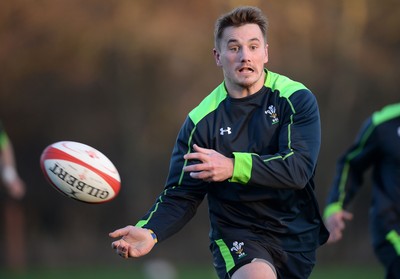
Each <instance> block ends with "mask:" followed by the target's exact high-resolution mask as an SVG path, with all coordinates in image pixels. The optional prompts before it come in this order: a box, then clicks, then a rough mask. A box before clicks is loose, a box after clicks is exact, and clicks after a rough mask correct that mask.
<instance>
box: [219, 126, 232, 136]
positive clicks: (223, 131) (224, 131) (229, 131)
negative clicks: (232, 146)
mask: <svg viewBox="0 0 400 279" xmlns="http://www.w3.org/2000/svg"><path fill="white" fill-rule="evenodd" d="M225 133H228V135H230V134H232V130H231V127H226V129H224V128H220V129H219V134H220V135H221V136H223V135H224V134H225Z"/></svg>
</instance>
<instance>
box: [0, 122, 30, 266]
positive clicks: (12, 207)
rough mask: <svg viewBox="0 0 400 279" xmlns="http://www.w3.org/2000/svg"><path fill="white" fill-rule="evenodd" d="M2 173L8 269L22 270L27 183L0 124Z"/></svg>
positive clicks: (0, 168) (9, 141)
mask: <svg viewBox="0 0 400 279" xmlns="http://www.w3.org/2000/svg"><path fill="white" fill-rule="evenodd" d="M0 173H1V178H2V179H1V181H2V185H3V186H4V188H5V190H6V193H7V195H6V196H5V197H2V200H4V203H3V206H4V229H5V238H6V239H5V242H6V249H5V253H6V260H7V267H9V268H11V269H17V270H21V268H24V266H25V252H24V251H25V240H24V229H25V228H24V224H25V218H24V213H23V208H22V205H21V200H22V198H23V197H24V196H25V183H24V181H23V180H22V179H21V178H20V176H19V174H18V171H17V166H16V160H15V154H14V149H13V145H12V143H11V140H10V138H9V137H8V135H7V133H6V131H5V129H4V127H3V125H2V123H1V122H0Z"/></svg>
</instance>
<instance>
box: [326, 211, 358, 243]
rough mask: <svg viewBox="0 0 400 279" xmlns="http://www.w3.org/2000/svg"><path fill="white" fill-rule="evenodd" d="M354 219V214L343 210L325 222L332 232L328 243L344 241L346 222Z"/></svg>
mask: <svg viewBox="0 0 400 279" xmlns="http://www.w3.org/2000/svg"><path fill="white" fill-rule="evenodd" d="M351 219H353V214H351V213H350V212H348V211H345V210H341V211H338V212H336V213H334V214H332V215H331V216H329V217H328V218H327V219H326V220H325V224H326V227H327V229H328V231H329V232H330V235H329V239H328V242H327V243H334V242H337V241H339V240H341V239H342V237H343V233H342V231H343V230H344V229H345V227H346V224H345V221H350V220H351Z"/></svg>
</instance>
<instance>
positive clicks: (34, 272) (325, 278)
mask: <svg viewBox="0 0 400 279" xmlns="http://www.w3.org/2000/svg"><path fill="white" fill-rule="evenodd" d="M383 277H384V272H383V269H382V268H381V267H380V266H358V267H350V266H331V267H322V266H317V267H316V268H315V269H314V272H313V274H312V276H311V277H310V279H333V278H335V279H337V278H340V279H354V278H363V279H378V278H383ZM0 278H7V279H55V278H56V279H152V278H150V277H148V276H146V275H145V272H144V270H143V268H142V267H140V266H134V267H133V268H129V269H127V268H121V269H116V268H115V269H112V268H83V269H31V270H27V271H25V272H22V271H19V272H11V271H5V270H0ZM159 279H162V277H161V276H160V277H159ZM174 279H217V276H216V274H215V272H214V270H213V269H212V268H211V267H185V268H180V269H178V270H177V277H176V278H174Z"/></svg>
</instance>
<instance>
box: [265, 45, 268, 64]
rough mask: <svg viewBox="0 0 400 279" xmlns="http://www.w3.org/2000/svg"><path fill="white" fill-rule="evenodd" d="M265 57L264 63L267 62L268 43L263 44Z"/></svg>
mask: <svg viewBox="0 0 400 279" xmlns="http://www.w3.org/2000/svg"><path fill="white" fill-rule="evenodd" d="M264 51H265V59H264V64H267V62H268V44H265V49H264Z"/></svg>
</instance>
